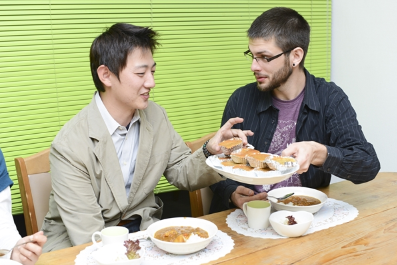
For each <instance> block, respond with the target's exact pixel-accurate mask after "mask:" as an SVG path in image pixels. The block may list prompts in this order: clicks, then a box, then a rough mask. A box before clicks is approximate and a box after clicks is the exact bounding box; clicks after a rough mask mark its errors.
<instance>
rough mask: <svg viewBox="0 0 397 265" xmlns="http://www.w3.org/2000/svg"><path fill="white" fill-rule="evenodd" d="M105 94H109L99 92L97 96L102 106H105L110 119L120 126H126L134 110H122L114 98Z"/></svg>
mask: <svg viewBox="0 0 397 265" xmlns="http://www.w3.org/2000/svg"><path fill="white" fill-rule="evenodd" d="M106 93H109V92H101V93H100V94H99V96H100V97H101V100H102V102H103V105H105V107H106V109H107V111H108V112H109V114H110V116H112V118H113V119H114V120H115V121H117V122H118V123H119V124H120V125H122V126H127V125H128V124H129V123H130V122H131V119H132V117H133V116H134V114H135V109H133V110H131V109H125V108H123V106H122V105H121V104H118V103H117V102H115V101H114V98H113V97H111V96H110V95H109V94H106Z"/></svg>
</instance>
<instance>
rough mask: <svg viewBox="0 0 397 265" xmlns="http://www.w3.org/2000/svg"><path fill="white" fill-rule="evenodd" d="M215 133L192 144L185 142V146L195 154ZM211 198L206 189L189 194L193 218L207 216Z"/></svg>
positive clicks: (209, 190)
mask: <svg viewBox="0 0 397 265" xmlns="http://www.w3.org/2000/svg"><path fill="white" fill-rule="evenodd" d="M215 133H216V132H213V133H209V134H207V135H205V136H203V137H201V138H199V139H197V140H194V141H192V142H186V145H187V146H188V147H189V148H190V149H191V150H192V152H195V151H196V150H197V149H199V148H201V146H203V144H204V143H205V142H206V141H207V140H209V139H211V138H212V137H213V136H214V135H215ZM212 196H213V194H212V191H211V189H210V188H208V187H205V188H202V189H200V190H195V191H191V192H189V197H190V210H191V212H192V216H193V217H199V216H203V215H206V214H208V212H209V209H210V205H211V200H212Z"/></svg>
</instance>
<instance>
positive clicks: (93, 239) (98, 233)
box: [91, 231, 101, 245]
mask: <svg viewBox="0 0 397 265" xmlns="http://www.w3.org/2000/svg"><path fill="white" fill-rule="evenodd" d="M96 235H99V237H101V232H99V231H96V232H95V233H93V234H92V237H91V239H92V243H94V245H95V244H99V243H98V242H96V239H95V236H96Z"/></svg>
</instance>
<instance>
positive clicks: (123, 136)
mask: <svg viewBox="0 0 397 265" xmlns="http://www.w3.org/2000/svg"><path fill="white" fill-rule="evenodd" d="M95 102H96V104H97V106H98V109H99V112H100V113H101V116H102V118H103V120H104V122H105V124H106V127H107V128H108V130H109V134H110V135H111V136H112V140H113V144H114V147H115V148H116V152H117V157H118V158H119V163H120V167H121V171H122V172H123V178H124V184H125V192H126V194H127V197H128V195H129V193H130V188H131V183H132V178H133V177H134V172H135V162H136V157H137V154H138V147H139V127H140V123H139V120H140V116H139V112H138V111H135V114H134V117H132V119H131V122H130V124H129V126H128V129H127V128H126V127H124V126H122V125H120V124H119V123H118V122H117V121H115V119H113V117H112V116H111V115H110V113H109V112H108V110H107V109H106V107H105V105H104V104H103V102H102V99H101V97H100V96H99V93H98V92H96V93H95Z"/></svg>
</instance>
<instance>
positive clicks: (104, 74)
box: [96, 64, 112, 87]
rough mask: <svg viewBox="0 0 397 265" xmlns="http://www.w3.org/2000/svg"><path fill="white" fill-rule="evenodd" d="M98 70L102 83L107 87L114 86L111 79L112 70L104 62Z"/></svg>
mask: <svg viewBox="0 0 397 265" xmlns="http://www.w3.org/2000/svg"><path fill="white" fill-rule="evenodd" d="M96 72H97V74H98V77H99V80H101V82H102V84H103V85H104V86H105V87H111V86H112V82H111V80H110V76H111V72H110V70H109V68H107V66H105V65H103V64H102V65H100V66H99V67H98V69H96Z"/></svg>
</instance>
